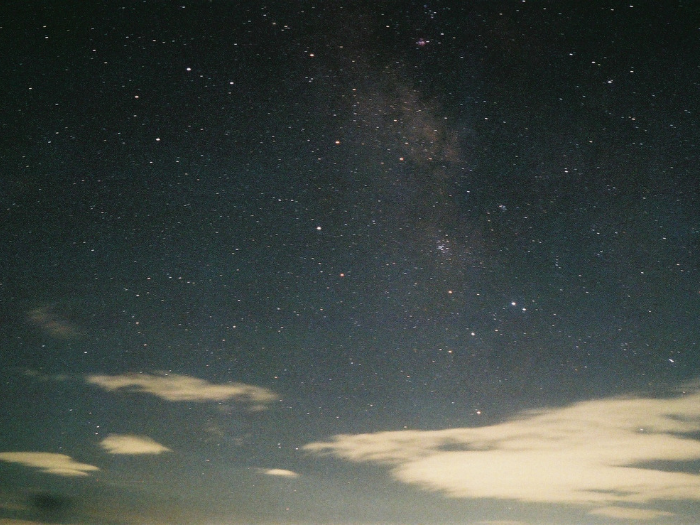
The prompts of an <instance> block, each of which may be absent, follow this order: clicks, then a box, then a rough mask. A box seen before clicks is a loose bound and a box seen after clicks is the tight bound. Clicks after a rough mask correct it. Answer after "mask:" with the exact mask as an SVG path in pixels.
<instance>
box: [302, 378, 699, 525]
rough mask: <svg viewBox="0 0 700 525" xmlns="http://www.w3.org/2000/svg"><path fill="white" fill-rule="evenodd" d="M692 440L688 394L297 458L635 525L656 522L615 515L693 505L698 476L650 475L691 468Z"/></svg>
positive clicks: (324, 449) (450, 492) (358, 443)
mask: <svg viewBox="0 0 700 525" xmlns="http://www.w3.org/2000/svg"><path fill="white" fill-rule="evenodd" d="M697 432H700V393H698V391H697V390H695V391H692V392H689V393H687V394H686V395H683V396H680V397H677V398H673V399H651V398H612V399H605V400H597V401H587V402H581V403H577V404H574V405H571V406H568V407H564V408H556V409H550V410H540V411H532V412H525V413H523V414H522V415H521V417H519V418H517V419H514V420H512V421H508V422H505V423H502V424H498V425H492V426H487V427H479V428H457V429H449V430H438V431H417V430H408V431H395V432H379V433H375V434H358V435H338V436H335V437H334V438H333V439H332V440H331V441H328V442H316V443H310V444H308V445H306V446H305V447H304V449H305V450H307V451H309V452H312V453H316V454H330V455H333V456H336V457H338V458H342V459H345V460H348V461H353V462H369V463H379V464H386V465H390V466H391V473H392V475H393V477H394V478H395V479H397V480H399V481H402V482H404V483H409V484H413V485H417V486H419V487H421V488H423V489H425V490H430V491H438V492H441V493H443V494H445V495H447V496H450V497H456V498H493V499H511V500H519V501H523V502H540V503H561V504H583V505H592V506H595V507H598V508H599V510H598V511H597V513H598V514H606V513H607V515H610V516H611V517H613V515H615V516H614V517H618V516H621V515H622V514H624V513H628V514H635V516H636V517H637V519H643V518H645V517H649V518H651V517H654V516H658V515H659V514H658V513H657V511H653V510H648V509H629V508H624V510H620V509H622V507H614V505H615V504H620V503H623V504H646V503H649V502H652V501H655V500H659V501H662V500H695V501H697V500H700V476H699V475H697V474H692V473H686V472H680V471H668V470H659V469H655V468H654V467H652V466H649V465H650V464H653V462H657V461H658V462H661V461H663V462H679V463H682V462H686V461H692V460H698V459H700V441H698V440H697V439H692V438H691V437H689V436H690V435H691V434H693V433H697ZM642 465H643V466H642ZM633 511H636V513H635V512H633Z"/></svg>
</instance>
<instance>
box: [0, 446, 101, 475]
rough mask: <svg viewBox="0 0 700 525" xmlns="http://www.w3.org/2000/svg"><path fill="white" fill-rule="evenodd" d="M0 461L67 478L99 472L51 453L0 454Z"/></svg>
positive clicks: (93, 467) (63, 456)
mask: <svg viewBox="0 0 700 525" xmlns="http://www.w3.org/2000/svg"><path fill="white" fill-rule="evenodd" d="M0 461H7V462H8V463H18V464H20V465H24V466H26V467H34V468H38V469H40V470H41V471H42V472H45V473H47V474H55V475H57V476H68V477H77V476H88V475H89V474H88V472H93V471H96V470H100V469H99V468H97V467H95V466H93V465H88V464H86V463H79V462H77V461H75V460H74V459H73V458H71V457H70V456H67V455H65V454H54V453H51V452H0Z"/></svg>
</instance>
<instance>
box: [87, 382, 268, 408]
mask: <svg viewBox="0 0 700 525" xmlns="http://www.w3.org/2000/svg"><path fill="white" fill-rule="evenodd" d="M86 381H87V382H88V383H91V384H93V385H97V386H99V387H102V388H104V389H105V390H107V391H110V392H111V391H115V390H127V391H128V392H142V393H146V394H152V395H154V396H157V397H160V398H161V399H165V400H166V401H199V402H203V401H227V400H233V401H240V402H245V403H250V404H251V408H252V409H253V410H262V409H264V408H265V407H266V405H267V404H269V403H271V402H273V401H275V400H276V399H277V395H276V394H275V393H274V392H273V391H272V390H268V389H267V388H261V387H257V386H252V385H246V384H244V383H233V382H232V383H226V384H223V385H217V384H213V383H209V382H208V381H205V380H203V379H199V378H196V377H191V376H184V375H178V374H164V375H151V374H123V375H116V376H108V375H91V376H87V378H86Z"/></svg>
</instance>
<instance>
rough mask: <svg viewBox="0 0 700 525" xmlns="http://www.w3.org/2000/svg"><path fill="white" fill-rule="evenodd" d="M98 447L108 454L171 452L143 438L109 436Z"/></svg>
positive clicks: (147, 438)
mask: <svg viewBox="0 0 700 525" xmlns="http://www.w3.org/2000/svg"><path fill="white" fill-rule="evenodd" d="M100 445H101V446H102V448H104V449H105V450H106V451H107V452H109V453H110V454H161V453H163V452H172V451H171V450H170V449H169V448H168V447H165V446H163V445H161V444H160V443H158V442H156V441H154V440H152V439H151V438H149V437H145V436H131V435H120V434H110V435H109V436H107V437H106V438H104V439H103V440H102V441H101V442H100Z"/></svg>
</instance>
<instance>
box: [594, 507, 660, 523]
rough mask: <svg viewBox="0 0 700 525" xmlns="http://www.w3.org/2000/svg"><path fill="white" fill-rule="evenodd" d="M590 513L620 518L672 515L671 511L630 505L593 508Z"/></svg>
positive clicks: (643, 518)
mask: <svg viewBox="0 0 700 525" xmlns="http://www.w3.org/2000/svg"><path fill="white" fill-rule="evenodd" d="M590 513H591V514H597V515H599V516H608V517H610V518H617V519H622V520H653V519H656V518H660V517H662V516H673V514H672V513H671V512H664V511H661V510H651V509H636V508H630V507H602V508H600V509H594V510H592V511H591V512H590Z"/></svg>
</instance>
